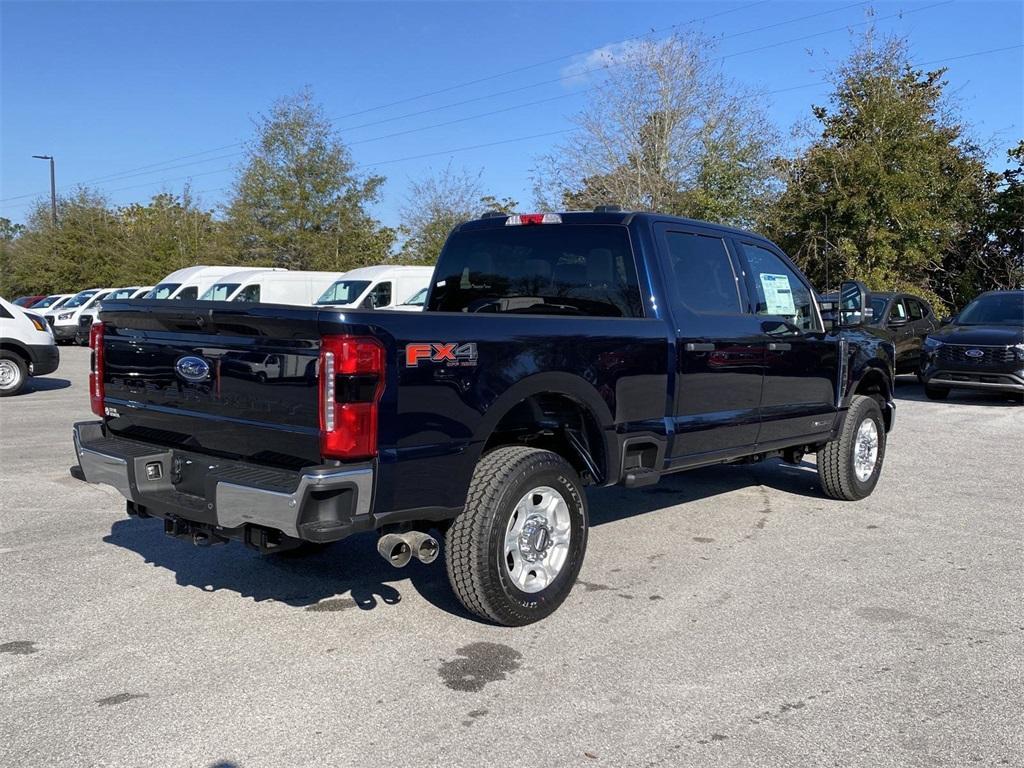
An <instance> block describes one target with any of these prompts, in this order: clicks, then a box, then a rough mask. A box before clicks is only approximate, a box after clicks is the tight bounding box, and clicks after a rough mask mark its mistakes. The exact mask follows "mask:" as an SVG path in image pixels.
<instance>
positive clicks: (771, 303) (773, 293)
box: [761, 272, 796, 316]
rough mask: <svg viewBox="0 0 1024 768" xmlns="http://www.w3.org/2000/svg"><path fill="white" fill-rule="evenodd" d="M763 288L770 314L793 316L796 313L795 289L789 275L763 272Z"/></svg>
mask: <svg viewBox="0 0 1024 768" xmlns="http://www.w3.org/2000/svg"><path fill="white" fill-rule="evenodd" d="M761 288H762V289H763V290H764V303H765V307H766V310H767V313H768V314H769V315H789V316H792V315H795V314H796V305H795V304H794V303H793V289H792V288H790V286H789V275H771V274H767V273H763V272H762V273H761Z"/></svg>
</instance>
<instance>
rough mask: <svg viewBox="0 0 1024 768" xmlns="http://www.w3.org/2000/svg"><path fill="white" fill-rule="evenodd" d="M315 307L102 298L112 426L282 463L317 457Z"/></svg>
mask: <svg viewBox="0 0 1024 768" xmlns="http://www.w3.org/2000/svg"><path fill="white" fill-rule="evenodd" d="M318 314H319V313H318V311H317V310H315V309H311V308H304V307H281V306H259V307H253V306H246V307H239V308H237V309H235V308H232V307H229V306H228V305H225V304H223V303H217V304H214V303H213V302H184V303H182V302H167V301H153V300H135V301H127V302H117V303H113V302H111V303H107V304H105V305H104V307H103V314H102V319H103V322H104V325H105V332H104V387H105V400H104V403H105V408H106V413H107V416H108V419H109V420H108V422H107V426H108V428H109V430H110V431H111V432H112V433H114V434H115V435H118V436H122V437H126V438H132V439H136V440H141V441H146V442H154V443H158V444H161V445H166V446H175V447H180V448H183V449H190V450H194V451H198V452H202V453H209V454H214V455H219V456H225V457H229V458H238V459H245V460H248V461H252V462H255V463H259V464H266V465H270V466H278V467H282V468H298V467H302V466H308V465H312V464H319V463H320V433H319V414H318V399H317V389H316V375H317V359H318V355H319V349H320V335H319V332H318V324H317V317H318Z"/></svg>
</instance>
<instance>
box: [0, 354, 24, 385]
mask: <svg viewBox="0 0 1024 768" xmlns="http://www.w3.org/2000/svg"><path fill="white" fill-rule="evenodd" d="M20 381H21V370H20V369H19V368H18V366H17V365H16V364H15V363H14V361H13V360H5V359H0V389H14V388H15V387H16V386H18V383H19V382H20Z"/></svg>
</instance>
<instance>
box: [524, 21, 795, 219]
mask: <svg viewBox="0 0 1024 768" xmlns="http://www.w3.org/2000/svg"><path fill="white" fill-rule="evenodd" d="M713 50H714V46H713V45H712V44H711V42H710V41H709V40H707V39H706V38H704V37H702V36H700V35H697V34H691V35H687V36H683V35H678V34H677V35H674V36H672V37H670V38H668V39H667V40H663V41H642V42H637V43H634V44H632V45H630V46H628V47H626V48H625V49H623V50H622V51H621V52H619V53H618V54H616V55H614V56H609V57H607V58H606V59H605V61H606V69H605V76H604V78H603V79H602V80H601V81H600V82H599V83H598V84H597V85H596V86H594V89H593V92H592V95H591V96H590V98H589V100H588V103H587V106H586V107H585V108H584V109H583V110H582V111H581V112H579V113H578V114H577V115H576V116H575V117H574V118H573V122H574V124H575V126H576V128H575V131H574V132H573V134H572V135H571V136H570V138H569V139H568V140H567V141H566V142H564V143H563V144H562V145H560V146H558V147H556V148H555V150H554V151H553V152H552V153H551V154H549V155H547V156H545V157H543V158H541V159H540V160H539V162H538V164H537V166H536V167H535V169H534V189H535V195H536V197H537V201H538V204H539V205H540V206H541V207H543V208H547V209H552V208H555V209H557V208H562V207H564V208H570V209H573V208H575V209H587V208H592V207H594V206H595V205H600V204H603V203H615V204H619V205H622V206H625V207H627V208H629V209H632V210H656V211H662V212H664V213H672V214H678V215H683V216H691V217H695V218H706V219H713V220H716V221H722V222H729V223H734V224H751V223H752V222H753V221H754V220H755V217H756V214H757V213H758V211H760V210H761V209H762V208H763V206H764V203H765V201H766V200H768V199H769V198H770V197H771V195H772V193H773V189H774V185H773V173H774V171H773V166H772V154H771V151H772V148H773V146H774V144H775V133H774V131H773V129H772V128H771V127H770V125H769V123H768V121H767V119H766V118H765V116H764V113H763V111H762V109H761V107H760V105H759V102H758V99H756V98H755V96H754V95H753V94H751V93H749V92H745V91H744V90H743V89H741V88H739V87H738V86H737V85H736V84H735V83H733V82H731V81H729V80H727V79H726V78H725V77H724V76H723V75H722V73H721V71H720V70H719V68H718V66H717V65H716V64H715V63H714V62H713V59H712V58H711V56H710V54H711V52H712V51H713Z"/></svg>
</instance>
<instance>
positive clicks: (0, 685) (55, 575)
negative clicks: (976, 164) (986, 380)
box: [0, 348, 1024, 768]
mask: <svg viewBox="0 0 1024 768" xmlns="http://www.w3.org/2000/svg"><path fill="white" fill-rule="evenodd" d="M62 355H63V361H62V365H61V368H60V370H59V371H58V372H57V373H56V374H54V375H53V376H50V377H47V378H45V379H37V380H35V384H34V387H33V389H32V390H31V391H30V392H29V393H28V394H26V395H23V396H19V397H17V398H12V399H6V400H3V401H0V510H2V512H0V765H4V766H19V767H20V766H100V765H109V766H144V765H145V766H162V767H163V766H219V767H220V768H227V767H228V766H241V767H243V768H253V767H255V766H285V765H301V766H312V765H335V766H349V765H351V766H360V767H366V766H413V765H416V766H428V765H445V766H491V765H494V766H520V765H522V766H527V765H528V766H572V765H581V766H587V765H612V766H688V765H694V766H697V765H700V766H706V765H727V766H733V765H734V766H753V765H756V766H832V765H835V766H871V767H872V768H874V767H876V766H947V765H948V766H964V765H975V764H976V765H1022V764H1024V716H1022V712H1024V602H1022V584H1024V523H1022V511H1024V501H1022V500H1024V407H1020V406H1014V405H1011V404H1009V403H1004V402H1002V401H999V400H996V399H993V398H990V397H986V396H980V395H953V396H952V397H951V398H950V400H949V401H947V402H944V403H932V402H929V401H927V400H925V399H924V396H923V393H922V391H921V388H920V387H919V386H918V385H917V384H916V383H915V382H913V380H901V382H900V385H899V388H898V392H897V395H898V397H897V402H898V413H897V428H896V431H895V432H893V434H892V435H891V436H890V442H889V447H888V454H887V457H886V465H885V468H884V471H883V475H882V480H881V482H880V484H879V486H878V488H877V490H876V491H875V493H874V495H873V496H871V497H870V498H869V499H867V500H865V501H862V502H857V503H843V502H836V501H830V500H828V499H826V498H825V497H824V496H823V495H822V494H821V492H820V491H819V490H818V484H817V476H816V474H815V472H814V469H813V465H812V464H811V462H805V464H804V466H802V467H788V466H784V465H782V464H778V463H775V462H771V463H768V464H765V465H756V466H745V467H716V468H711V469H706V470H700V471H696V472H692V473H689V474H683V475H678V476H676V477H674V478H670V479H669V480H667V481H663V482H662V483H661V484H660V485H658V486H655V487H653V488H650V489H646V490H633V491H627V490H625V489H620V488H615V489H605V490H599V491H591V492H590V494H589V499H590V510H591V522H592V524H593V530H592V533H591V538H590V545H589V550H588V553H587V559H586V562H585V564H584V566H583V572H582V574H581V577H580V582H579V583H578V584H577V587H576V589H575V590H574V592H573V594H572V595H571V596H570V598H569V600H568V601H567V602H566V604H565V605H564V606H563V607H562V608H561V609H560V610H559V611H558V612H556V613H555V614H554V616H552V617H551V618H549V619H548V620H546V621H544V622H542V623H540V624H536V625H533V626H530V627H526V628H523V629H505V628H498V627H492V626H488V625H485V624H481V623H478V622H477V621H475V620H474V619H472V618H470V617H469V616H468V615H467V614H465V613H464V612H463V611H462V610H461V608H460V607H459V606H458V604H457V602H456V600H455V598H454V597H453V595H452V594H451V592H450V590H449V587H448V584H447V580H446V578H445V575H444V569H443V566H442V565H441V564H440V563H437V564H434V565H432V566H424V565H421V564H419V563H416V562H414V563H413V564H412V565H410V566H409V567H408V568H406V569H404V570H395V569H392V568H391V567H390V566H389V565H387V564H386V563H385V562H384V561H383V560H381V559H380V557H379V556H378V555H377V554H376V552H375V549H374V547H373V540H372V538H367V537H358V538H354V539H350V540H348V541H345V542H342V543H340V544H336V545H334V546H332V547H330V548H328V549H326V550H325V551H323V552H320V553H318V554H316V555H314V556H310V557H306V558H281V557H260V556H259V555H257V554H255V553H254V552H251V551H248V550H246V549H244V548H243V547H241V546H240V545H238V544H231V545H228V546H225V547H217V548H212V549H197V548H195V547H192V546H190V545H187V544H183V543H180V542H178V541H174V540H170V539H167V538H165V537H164V535H163V533H162V527H161V523H160V521H158V520H135V519H129V518H127V517H126V516H125V515H124V504H123V501H122V499H121V497H120V496H119V495H118V494H117V493H116V492H115V491H114V490H113V489H111V488H107V487H104V486H88V485H85V484H84V483H81V482H79V481H77V480H74V479H72V478H71V477H70V476H69V475H68V466H69V465H70V464H71V463H72V462H73V450H72V448H71V444H70V427H71V424H72V422H74V421H76V420H79V419H87V418H90V417H91V414H90V412H89V406H88V394H87V389H86V370H87V364H88V351H87V350H84V349H77V348H63V349H62Z"/></svg>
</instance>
